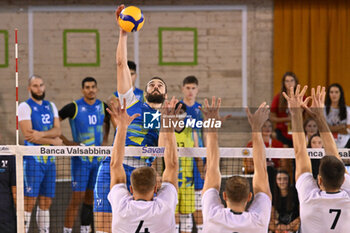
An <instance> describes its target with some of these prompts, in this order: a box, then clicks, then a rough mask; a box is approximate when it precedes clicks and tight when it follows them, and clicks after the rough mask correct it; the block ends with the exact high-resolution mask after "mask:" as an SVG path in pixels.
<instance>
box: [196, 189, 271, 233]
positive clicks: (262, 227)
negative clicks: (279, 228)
mask: <svg viewBox="0 0 350 233" xmlns="http://www.w3.org/2000/svg"><path fill="white" fill-rule="evenodd" d="M202 206H203V222H204V223H203V232H205V233H215V232H217V233H232V232H234V233H253V232H254V233H266V232H268V226H269V222H270V215H271V199H270V198H269V196H267V195H266V194H265V193H262V192H259V193H257V194H256V195H255V196H254V200H253V202H252V204H251V206H250V207H249V209H248V211H245V212H243V213H235V212H233V211H232V210H231V209H229V208H225V207H224V205H223V204H222V203H221V199H220V196H219V192H218V190H216V189H215V188H211V189H208V190H207V191H205V193H204V194H203V196H202Z"/></svg>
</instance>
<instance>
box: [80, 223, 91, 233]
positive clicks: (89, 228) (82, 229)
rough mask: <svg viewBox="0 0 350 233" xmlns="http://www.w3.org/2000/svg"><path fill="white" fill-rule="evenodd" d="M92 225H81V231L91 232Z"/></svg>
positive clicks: (82, 232)
mask: <svg viewBox="0 0 350 233" xmlns="http://www.w3.org/2000/svg"><path fill="white" fill-rule="evenodd" d="M90 231H91V227H90V225H88V226H80V233H90Z"/></svg>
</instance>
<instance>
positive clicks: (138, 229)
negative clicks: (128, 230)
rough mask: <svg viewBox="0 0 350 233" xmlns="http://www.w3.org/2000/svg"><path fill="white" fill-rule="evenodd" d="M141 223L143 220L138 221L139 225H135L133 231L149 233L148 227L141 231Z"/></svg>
mask: <svg viewBox="0 0 350 233" xmlns="http://www.w3.org/2000/svg"><path fill="white" fill-rule="evenodd" d="M142 225H143V220H141V221H140V223H139V226H138V227H137V229H136V231H135V233H151V232H149V231H148V228H145V230H144V231H141V228H142Z"/></svg>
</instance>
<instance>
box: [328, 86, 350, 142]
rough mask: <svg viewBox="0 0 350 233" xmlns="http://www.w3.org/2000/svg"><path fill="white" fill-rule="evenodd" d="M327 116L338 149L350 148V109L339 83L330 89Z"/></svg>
mask: <svg viewBox="0 0 350 233" xmlns="http://www.w3.org/2000/svg"><path fill="white" fill-rule="evenodd" d="M325 115H326V120H327V123H328V126H329V129H330V130H331V132H332V133H333V135H334V138H335V142H336V144H337V147H338V148H344V147H346V148H350V143H349V139H350V133H349V132H350V107H348V106H346V104H345V97H344V91H343V88H342V86H341V85H340V84H338V83H333V84H331V85H330V86H329V87H328V90H327V94H326V101H325Z"/></svg>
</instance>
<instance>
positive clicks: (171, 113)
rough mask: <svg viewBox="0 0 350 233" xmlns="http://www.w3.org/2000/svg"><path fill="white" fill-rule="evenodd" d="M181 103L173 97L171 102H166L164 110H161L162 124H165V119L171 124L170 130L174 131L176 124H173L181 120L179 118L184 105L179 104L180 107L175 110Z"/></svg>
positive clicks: (163, 106)
mask: <svg viewBox="0 0 350 233" xmlns="http://www.w3.org/2000/svg"><path fill="white" fill-rule="evenodd" d="M178 102H179V101H178V100H177V99H176V98H175V96H173V98H171V100H170V101H168V100H165V101H164V103H163V105H162V108H161V119H162V120H161V122H163V119H165V120H166V121H167V122H169V126H170V127H169V129H174V124H172V122H174V123H175V122H177V121H178V120H179V119H178V118H177V116H178V115H179V113H180V110H181V107H182V104H179V105H178V107H177V108H176V109H175V107H176V104H177V103H178Z"/></svg>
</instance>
